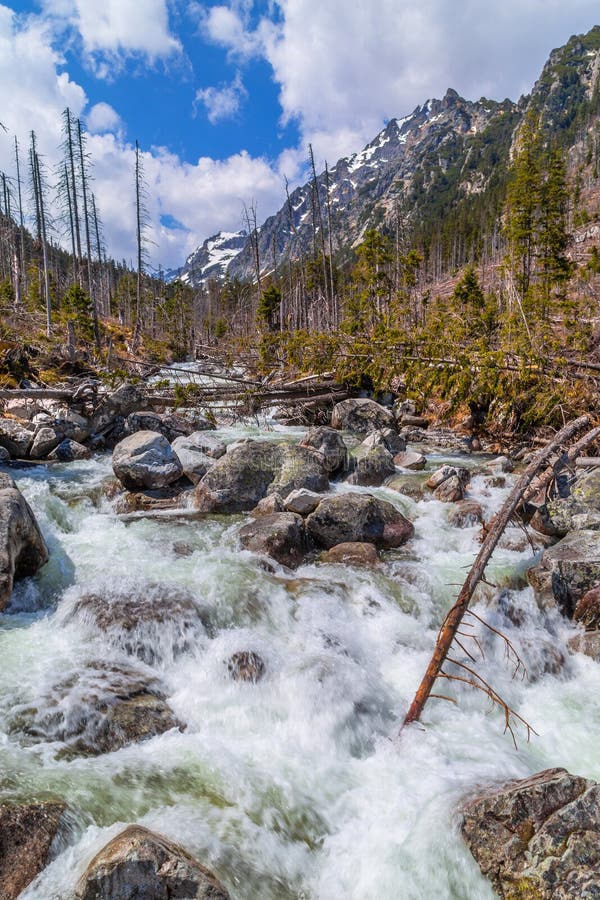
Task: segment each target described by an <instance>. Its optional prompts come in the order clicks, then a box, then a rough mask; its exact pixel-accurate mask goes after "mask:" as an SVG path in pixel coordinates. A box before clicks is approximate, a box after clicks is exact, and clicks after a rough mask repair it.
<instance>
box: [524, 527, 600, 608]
mask: <svg viewBox="0 0 600 900" xmlns="http://www.w3.org/2000/svg"><path fill="white" fill-rule="evenodd" d="M527 577H528V579H529V581H530V583H531V584H532V585H533V587H534V590H535V589H537V591H538V592H539V593H541V594H543V592H544V590H546V591H547V590H548V588H550V589H551V591H552V594H553V596H554V599H555V601H556V603H557V604H558V606H559V608H560V609H561V611H562V612H563V613H564V614H565V615H567V616H572V615H573V611H574V609H575V606H576V604H577V601H578V600H579V599H580V598H581V597H583V595H584V594H585V593H586V592H587V591H589V590H590V589H591V588H593V587H596V585H598V584H600V531H586V530H582V531H572V532H570V533H569V534H567V535H566V536H565V537H564V538H563V539H562V540H561V541H559V542H558V543H557V544H555V545H554V546H553V547H549V548H548V549H547V550H544V553H543V555H542V559H541V561H540V564H539V566H537V567H535V568H534V569H533V570H530V571H529V572H528V573H527Z"/></svg>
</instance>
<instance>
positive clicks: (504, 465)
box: [487, 456, 514, 472]
mask: <svg viewBox="0 0 600 900" xmlns="http://www.w3.org/2000/svg"><path fill="white" fill-rule="evenodd" d="M487 467H488V469H491V470H492V471H493V472H512V470H513V469H514V465H513V462H512V460H511V459H509V458H508V456H497V457H496V459H492V460H491V462H489V463H488V464H487Z"/></svg>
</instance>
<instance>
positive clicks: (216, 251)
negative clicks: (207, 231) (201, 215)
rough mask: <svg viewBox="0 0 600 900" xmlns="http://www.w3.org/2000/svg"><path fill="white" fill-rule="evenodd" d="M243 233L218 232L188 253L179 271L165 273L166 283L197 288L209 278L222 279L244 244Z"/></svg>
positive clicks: (244, 237) (244, 233) (244, 235)
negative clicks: (179, 282) (174, 282)
mask: <svg viewBox="0 0 600 900" xmlns="http://www.w3.org/2000/svg"><path fill="white" fill-rule="evenodd" d="M246 238H247V233H246V232H245V231H219V232H218V233H217V234H213V235H212V236H211V237H209V238H207V239H206V240H205V241H204V243H203V244H202V245H201V246H200V247H198V248H197V249H196V250H194V252H193V253H190V255H189V256H188V258H187V259H186V261H185V263H184V264H183V266H181V268H180V269H174V270H171V271H170V272H168V273H166V276H165V280H166V281H181V282H183V284H187V285H190V286H192V287H197V286H198V285H200V284H203V283H204V282H206V281H208V280H209V278H223V277H224V275H225V273H226V272H227V269H228V267H229V264H230V263H231V261H232V260H233V259H234V258H235V257H236V256H237V255H238V254H239V252H240V250H241V249H242V248H243V246H244V244H245V243H246Z"/></svg>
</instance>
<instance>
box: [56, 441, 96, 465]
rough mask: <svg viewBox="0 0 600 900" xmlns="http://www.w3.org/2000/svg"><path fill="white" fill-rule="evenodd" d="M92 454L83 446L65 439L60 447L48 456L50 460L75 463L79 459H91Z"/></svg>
mask: <svg viewBox="0 0 600 900" xmlns="http://www.w3.org/2000/svg"><path fill="white" fill-rule="evenodd" d="M91 455H92V454H91V453H90V451H89V450H88V448H87V447H85V446H84V445H83V444H80V443H78V442H77V441H72V440H70V438H65V440H64V441H61V442H60V444H59V445H58V447H55V448H54V450H53V451H52V452H51V453H49V454H48V459H55V460H57V461H58V462H74V461H75V460H77V459H89V458H90V456H91Z"/></svg>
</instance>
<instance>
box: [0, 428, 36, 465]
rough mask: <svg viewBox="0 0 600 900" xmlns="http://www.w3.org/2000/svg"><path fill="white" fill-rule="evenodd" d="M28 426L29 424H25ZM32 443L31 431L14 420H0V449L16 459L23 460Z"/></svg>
mask: <svg viewBox="0 0 600 900" xmlns="http://www.w3.org/2000/svg"><path fill="white" fill-rule="evenodd" d="M27 424H29V423H27ZM32 443H33V430H32V429H31V428H30V427H26V426H25V424H23V423H21V422H17V421H16V420H15V419H0V447H4V448H5V449H6V450H8V452H9V453H10V455H11V456H12V457H14V458H16V459H24V458H25V457H26V456H27V454H28V453H29V448H30V447H31V444H32Z"/></svg>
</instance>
